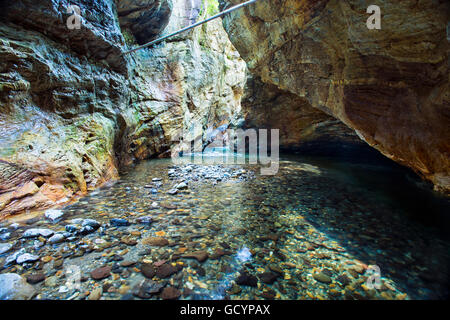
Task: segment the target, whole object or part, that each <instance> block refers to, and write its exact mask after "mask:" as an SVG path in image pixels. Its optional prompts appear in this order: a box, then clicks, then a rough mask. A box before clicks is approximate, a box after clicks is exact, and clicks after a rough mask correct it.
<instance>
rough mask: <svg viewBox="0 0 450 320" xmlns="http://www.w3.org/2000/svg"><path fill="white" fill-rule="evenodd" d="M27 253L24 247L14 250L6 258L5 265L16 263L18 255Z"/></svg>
mask: <svg viewBox="0 0 450 320" xmlns="http://www.w3.org/2000/svg"><path fill="white" fill-rule="evenodd" d="M24 253H25V249H24V248H22V249H20V250H19V251H16V252H14V253H13V254H11V255H9V256H8V257H7V258H6V260H5V266H8V265H10V264H12V263H15V262H16V260H17V257H18V256H20V255H22V254H24Z"/></svg>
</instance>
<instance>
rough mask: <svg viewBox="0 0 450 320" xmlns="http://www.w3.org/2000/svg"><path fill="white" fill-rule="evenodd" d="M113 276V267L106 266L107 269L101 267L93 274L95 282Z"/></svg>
mask: <svg viewBox="0 0 450 320" xmlns="http://www.w3.org/2000/svg"><path fill="white" fill-rule="evenodd" d="M110 274H111V267H109V266H106V267H101V268H98V269H95V270H94V271H92V272H91V277H92V279H94V280H102V279H105V278H108V277H109V276H110Z"/></svg>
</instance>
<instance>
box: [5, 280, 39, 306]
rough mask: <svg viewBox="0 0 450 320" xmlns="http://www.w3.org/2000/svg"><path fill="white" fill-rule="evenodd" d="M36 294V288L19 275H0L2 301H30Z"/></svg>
mask: <svg viewBox="0 0 450 320" xmlns="http://www.w3.org/2000/svg"><path fill="white" fill-rule="evenodd" d="M35 294H36V291H35V290H34V288H33V287H32V286H31V285H29V284H28V283H27V282H26V280H25V279H24V278H23V277H21V276H19V275H18V274H15V273H5V274H0V300H29V299H31V298H33V296H34V295H35Z"/></svg>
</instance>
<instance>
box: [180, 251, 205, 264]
mask: <svg viewBox="0 0 450 320" xmlns="http://www.w3.org/2000/svg"><path fill="white" fill-rule="evenodd" d="M208 257H209V255H208V252H206V251H196V252H191V253H186V254H184V255H183V258H186V259H197V261H198V262H204V261H206V259H208Z"/></svg>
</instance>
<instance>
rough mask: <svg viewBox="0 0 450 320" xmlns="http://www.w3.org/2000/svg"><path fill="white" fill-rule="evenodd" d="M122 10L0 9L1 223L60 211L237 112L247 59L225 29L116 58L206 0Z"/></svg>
mask: <svg viewBox="0 0 450 320" xmlns="http://www.w3.org/2000/svg"><path fill="white" fill-rule="evenodd" d="M117 4H118V5H117V6H116V4H115V3H114V2H112V1H108V0H78V1H66V0H52V1H49V0H38V1H36V0H33V1H31V0H18V1H8V2H2V3H1V4H0V9H1V10H0V12H1V13H0V15H1V18H0V21H1V22H0V70H1V71H0V111H1V112H0V146H1V148H0V219H2V218H4V217H6V216H8V215H11V214H15V213H19V212H24V211H27V210H38V209H45V208H48V207H51V206H54V205H55V204H62V203H65V202H67V201H69V200H70V199H72V198H73V197H74V196H78V195H82V194H84V193H86V192H87V191H89V190H92V189H94V188H96V187H98V186H100V185H102V184H103V183H105V182H106V181H109V180H111V179H115V178H117V177H118V168H119V167H120V166H121V165H124V164H128V163H130V162H132V161H135V160H138V159H145V158H150V157H155V156H158V155H160V154H164V153H165V152H167V151H168V150H169V149H170V146H171V140H172V136H173V135H175V133H176V132H177V130H182V129H184V130H187V129H189V128H190V126H191V125H192V122H193V121H196V122H198V123H199V124H200V126H204V127H208V126H215V125H216V124H219V125H220V124H221V123H222V122H229V121H232V118H233V117H234V114H235V113H236V112H239V110H240V95H242V91H243V90H242V88H243V86H244V83H245V77H246V76H245V62H243V61H242V60H241V59H240V58H239V54H238V53H237V52H236V51H235V49H234V47H233V46H232V45H231V43H230V42H229V40H228V38H227V35H226V33H225V31H224V30H223V27H222V23H221V22H220V21H216V23H214V24H211V25H208V26H207V27H205V28H203V29H202V28H199V29H197V30H195V31H193V32H190V33H186V34H183V35H180V36H179V37H177V38H176V39H174V40H173V42H168V43H166V44H160V45H158V47H156V48H151V49H146V50H144V51H140V52H136V53H133V54H131V55H124V54H123V52H124V51H126V50H127V49H129V48H131V47H134V46H137V45H138V44H139V43H142V42H146V41H149V40H151V39H153V38H154V37H156V36H158V34H159V35H161V34H163V32H167V31H163V30H164V28H165V27H167V28H170V27H171V26H172V28H176V27H177V26H179V25H183V26H184V25H186V24H189V23H190V22H191V21H196V20H197V19H200V18H201V17H199V13H200V11H201V6H203V2H202V1H197V2H196V1H189V3H186V2H185V1H181V0H176V1H175V0H174V1H170V0H167V1H166V0H163V1H160V0H145V1H138V0H127V1H117ZM69 5H77V6H79V7H80V9H81V12H80V15H81V28H80V29H79V30H78V29H74V30H69V29H68V28H67V25H66V21H67V19H68V18H69V17H70V16H71V14H72V13H68V11H67V8H68V6H69ZM126 8H130V10H126ZM169 17H170V18H169ZM166 20H167V21H166ZM144 21H145V23H143V22H144ZM223 53H226V58H223ZM230 69H232V70H231V72H229V74H228V75H225V71H227V70H228V71H230ZM219 115H220V116H219Z"/></svg>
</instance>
